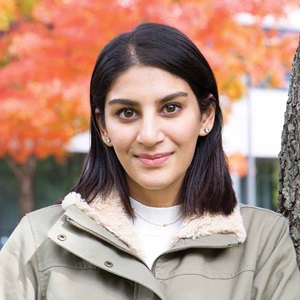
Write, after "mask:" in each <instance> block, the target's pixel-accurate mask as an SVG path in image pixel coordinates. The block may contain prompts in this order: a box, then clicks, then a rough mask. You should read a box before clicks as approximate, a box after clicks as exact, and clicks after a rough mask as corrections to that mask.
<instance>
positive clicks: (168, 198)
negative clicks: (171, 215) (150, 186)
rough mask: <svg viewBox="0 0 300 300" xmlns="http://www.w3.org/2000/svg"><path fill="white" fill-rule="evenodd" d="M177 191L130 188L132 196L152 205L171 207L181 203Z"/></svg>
mask: <svg viewBox="0 0 300 300" xmlns="http://www.w3.org/2000/svg"><path fill="white" fill-rule="evenodd" d="M177 193H178V192H177V191H162V190H147V189H129V194H130V197H132V198H133V199H135V200H136V201H138V202H140V203H142V204H144V205H147V206H152V207H171V206H174V205H178V204H180V203H179V201H178V200H177Z"/></svg>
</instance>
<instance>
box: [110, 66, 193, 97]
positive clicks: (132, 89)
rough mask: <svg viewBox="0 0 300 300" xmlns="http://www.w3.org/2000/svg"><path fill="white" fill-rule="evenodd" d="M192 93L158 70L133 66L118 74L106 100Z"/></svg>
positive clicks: (173, 78) (187, 85)
mask: <svg viewBox="0 0 300 300" xmlns="http://www.w3.org/2000/svg"><path fill="white" fill-rule="evenodd" d="M178 91H182V92H186V93H188V94H191V93H193V92H192V91H191V88H190V86H189V84H188V83H187V82H186V81H185V80H183V79H181V78H179V77H177V76H175V75H173V74H171V73H169V72H167V71H165V70H162V69H159V68H155V67H146V66H133V67H130V68H129V69H127V70H126V71H125V72H123V73H122V74H120V75H119V76H118V77H117V78H116V80H115V81H114V83H113V84H112V86H111V88H110V90H109V92H108V94H107V97H106V100H110V99H113V98H120V97H125V96H126V97H129V98H133V99H135V98H140V97H142V98H143V97H151V96H157V97H163V96H165V95H167V94H170V93H174V92H178Z"/></svg>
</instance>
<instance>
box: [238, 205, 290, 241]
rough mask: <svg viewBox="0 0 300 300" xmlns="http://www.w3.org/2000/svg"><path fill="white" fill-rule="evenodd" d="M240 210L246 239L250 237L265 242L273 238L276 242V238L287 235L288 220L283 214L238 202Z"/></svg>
mask: <svg viewBox="0 0 300 300" xmlns="http://www.w3.org/2000/svg"><path fill="white" fill-rule="evenodd" d="M240 210H241V215H242V217H243V223H244V226H245V228H246V231H247V235H248V240H249V238H250V239H254V240H260V242H266V241H267V240H269V241H270V240H272V239H273V238H274V242H275V243H276V240H278V239H280V238H282V236H284V235H286V236H288V235H289V225H288V221H287V219H286V218H285V217H284V216H283V215H281V214H279V213H277V212H274V211H271V210H269V209H265V208H260V207H254V206H249V205H244V204H240Z"/></svg>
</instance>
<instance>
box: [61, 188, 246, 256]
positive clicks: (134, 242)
mask: <svg viewBox="0 0 300 300" xmlns="http://www.w3.org/2000/svg"><path fill="white" fill-rule="evenodd" d="M70 206H76V207H77V208H78V209H79V210H81V211H82V212H83V213H84V214H85V215H87V216H88V217H89V218H91V219H92V220H93V221H94V222H96V223H97V224H98V225H101V226H102V227H104V228H105V229H107V230H108V231H110V232H111V233H112V234H113V235H114V236H116V237H117V238H118V239H120V240H121V241H122V242H123V243H125V244H126V245H127V246H128V247H129V249H130V250H131V251H133V252H134V253H135V254H137V255H138V256H140V257H141V258H143V254H142V252H141V247H140V245H139V241H138V238H137V236H136V234H135V232H134V230H133V226H132V222H131V220H130V219H129V218H128V216H127V214H126V211H125V208H124V206H123V204H122V202H121V201H120V199H119V196H118V195H117V193H116V192H112V193H111V194H110V196H109V197H107V198H106V199H105V200H104V199H102V198H100V197H98V198H95V199H94V200H93V201H92V202H91V203H87V202H86V201H85V200H84V199H82V198H81V196H80V194H77V193H74V192H72V193H70V194H68V195H67V196H66V197H65V199H64V200H63V202H62V207H63V208H64V209H65V210H67V213H68V208H69V207H70ZM245 239H246V230H245V227H244V225H243V219H242V216H241V213H240V207H239V205H238V204H237V206H236V207H235V209H234V211H233V212H232V213H231V214H230V215H228V216H224V215H222V214H214V215H212V214H208V213H207V214H204V215H203V216H201V217H199V216H196V215H195V216H192V217H188V218H186V219H185V220H184V221H183V224H182V226H181V228H180V229H179V231H178V232H177V234H176V236H175V237H174V239H173V242H172V245H171V248H173V249H176V248H182V247H216V248H218V247H219V248H220V247H228V246H229V245H234V244H238V243H243V242H244V241H245Z"/></svg>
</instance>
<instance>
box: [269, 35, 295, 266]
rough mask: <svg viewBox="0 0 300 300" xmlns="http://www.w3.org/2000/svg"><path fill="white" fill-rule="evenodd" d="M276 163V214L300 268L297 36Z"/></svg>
mask: <svg viewBox="0 0 300 300" xmlns="http://www.w3.org/2000/svg"><path fill="white" fill-rule="evenodd" d="M270 109H271V111H272V108H270ZM279 161H280V169H279V186H278V192H279V196H278V202H279V211H280V212H281V213H282V214H283V215H284V216H285V217H286V218H288V220H289V222H290V233H291V237H292V239H293V242H294V246H295V249H296V253H297V262H298V266H299V269H300V37H299V46H298V49H297V51H296V55H295V58H294V61H293V68H292V74H291V81H290V87H289V96H288V101H287V106H286V112H285V121H284V126H283V131H282V137H281V151H280V153H279Z"/></svg>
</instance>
